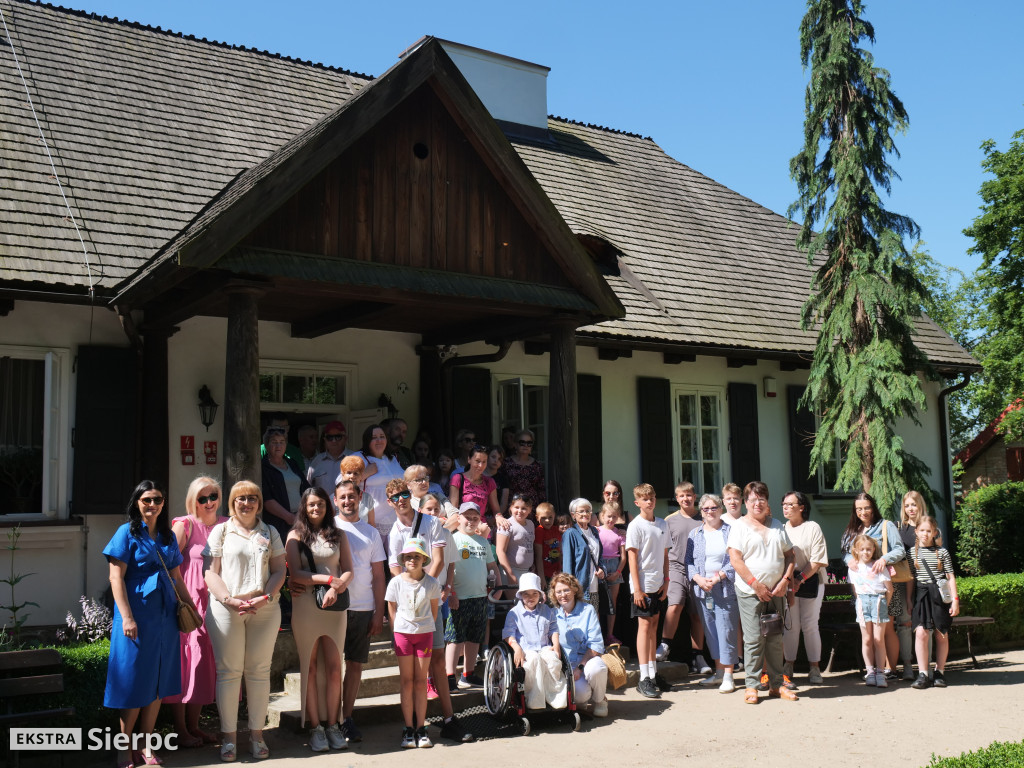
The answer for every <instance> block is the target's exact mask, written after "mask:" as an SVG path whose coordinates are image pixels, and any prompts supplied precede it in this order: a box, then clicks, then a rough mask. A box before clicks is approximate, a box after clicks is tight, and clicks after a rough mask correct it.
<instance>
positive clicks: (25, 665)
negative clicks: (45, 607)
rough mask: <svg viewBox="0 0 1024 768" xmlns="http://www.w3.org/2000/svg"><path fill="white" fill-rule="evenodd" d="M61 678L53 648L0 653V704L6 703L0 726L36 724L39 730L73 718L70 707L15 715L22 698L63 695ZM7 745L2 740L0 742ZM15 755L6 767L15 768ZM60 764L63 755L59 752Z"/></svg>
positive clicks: (58, 663) (58, 660) (16, 762)
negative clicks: (17, 703)
mask: <svg viewBox="0 0 1024 768" xmlns="http://www.w3.org/2000/svg"><path fill="white" fill-rule="evenodd" d="M63 692H64V674H63V672H61V658H60V653H58V652H57V651H56V650H55V649H53V648H38V649H36V650H31V651H6V652H4V653H0V701H3V702H5V703H6V705H7V706H6V707H5V709H6V711H5V712H4V713H3V714H0V725H4V726H7V727H8V728H9V727H10V726H12V725H22V724H25V723H34V722H39V723H40V725H42V726H51V725H53V719H54V718H56V717H67V716H70V715H74V714H75V708H74V707H60V708H57V709H40V710H33V711H28V712H15V702H16V701H17V700H18V699H21V698H24V697H26V696H34V695H37V694H48V693H63ZM4 741H5V742H7V740H6V739H4ZM19 754H20V753H19V752H18V751H17V750H13V751H12V752H11V756H10V765H11V766H13V768H17V766H18V756H19ZM60 755H61V764H63V757H64V753H63V752H61V753H60Z"/></svg>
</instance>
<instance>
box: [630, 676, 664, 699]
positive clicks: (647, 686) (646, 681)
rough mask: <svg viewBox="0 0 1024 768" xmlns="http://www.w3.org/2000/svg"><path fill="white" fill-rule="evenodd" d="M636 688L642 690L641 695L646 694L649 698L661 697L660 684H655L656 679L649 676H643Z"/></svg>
mask: <svg viewBox="0 0 1024 768" xmlns="http://www.w3.org/2000/svg"><path fill="white" fill-rule="evenodd" d="M636 689H637V690H638V691H640V695H641V696H646V697H647V698H648V699H660V698H661V691H659V690H658V686H656V685H655V684H654V681H653V680H651V679H650V678H649V677H645V678H643V679H642V680H641V681H640V682H639V683H637V684H636Z"/></svg>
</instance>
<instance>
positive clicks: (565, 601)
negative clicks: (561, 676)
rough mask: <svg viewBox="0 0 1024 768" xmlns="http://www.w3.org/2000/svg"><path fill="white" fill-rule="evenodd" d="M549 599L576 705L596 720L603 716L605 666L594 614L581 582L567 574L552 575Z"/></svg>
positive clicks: (602, 641) (599, 621) (604, 706)
mask: <svg viewBox="0 0 1024 768" xmlns="http://www.w3.org/2000/svg"><path fill="white" fill-rule="evenodd" d="M548 596H549V597H550V598H551V602H553V603H555V605H556V608H555V618H556V620H557V622H558V640H559V643H560V644H561V646H562V648H564V649H565V654H566V656H568V658H569V666H570V667H571V668H572V676H573V680H574V681H575V687H574V690H575V694H576V696H575V698H576V706H577V708H589V709H590V711H591V713H592V714H593V715H594V716H595V717H606V716H607V715H608V699H607V698H606V697H605V690H606V689H607V687H608V667H606V666H605V663H604V661H603V660H602V659H601V654H602V653H604V639H603V638H602V636H601V620H600V619H599V618H598V615H597V611H595V610H594V606H592V605H590V603H587V602H584V600H583V589H582V588H581V587H580V583H579V582H578V581H576V579H575V577H573V576H570V575H569V574H567V573H556V574H555V576H554V577H553V578H552V579H551V583H550V585H549V586H548ZM588 705H589V707H588Z"/></svg>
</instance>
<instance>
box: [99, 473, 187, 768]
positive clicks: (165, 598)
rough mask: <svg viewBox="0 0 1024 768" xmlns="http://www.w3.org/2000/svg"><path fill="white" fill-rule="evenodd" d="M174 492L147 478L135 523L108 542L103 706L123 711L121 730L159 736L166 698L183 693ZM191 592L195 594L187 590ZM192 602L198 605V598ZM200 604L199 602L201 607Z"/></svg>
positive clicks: (139, 758)
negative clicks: (109, 600) (170, 501)
mask: <svg viewBox="0 0 1024 768" xmlns="http://www.w3.org/2000/svg"><path fill="white" fill-rule="evenodd" d="M165 501H166V496H165V494H164V492H163V491H162V490H161V489H160V488H159V487H158V486H157V485H156V483H154V482H153V481H152V480H143V481H142V482H141V483H139V484H138V485H137V486H136V487H135V490H134V491H133V492H132V495H131V499H130V500H129V501H128V510H127V514H128V522H127V523H125V524H124V525H122V526H121V527H120V528H118V529H117V531H116V532H115V533H114V535H113V537H112V538H111V539H110V541H109V542H108V543H107V546H106V547H104V548H103V554H104V555H105V556H106V558H107V561H108V563H109V565H110V590H111V592H112V593H113V595H114V623H113V627H112V629H111V635H110V657H109V661H108V663H107V685H106V690H105V692H104V695H103V705H104V706H106V707H112V708H114V709H119V710H120V711H121V713H120V720H121V733H122V734H125V735H127V736H129V737H131V736H132V734H133V733H138V734H146V735H148V734H151V733H153V729H154V727H155V725H156V716H157V714H158V713H159V711H160V700H161V699H162V698H163V697H164V696H173V695H175V694H179V693H181V656H180V652H179V649H178V621H177V608H178V599H179V598H178V596H177V594H176V590H175V585H174V582H175V581H180V580H181V573H180V571H179V569H178V566H179V565H180V563H181V552H180V551H179V549H178V547H177V546H176V543H175V541H174V536H173V535H172V533H171V524H170V521H169V515H168V514H167V513H166V511H165V510H166V505H165ZM181 591H182V592H183V593H184V594H185V597H186V598H187V597H188V596H187V592H185V591H184V590H181ZM186 604H187V605H190V604H191V599H190V598H189V602H188V603H186ZM193 608H194V606H193ZM141 762H145V763H146V764H147V765H157V764H158V763H159V762H162V761H160V759H159V758H158V757H156V756H155V755H154V754H153V751H152V749H151V747H149V746H148V745H147V746H146V748H145V750H144V751H142V752H132V751H131V750H123V751H122V752H120V753H119V754H118V761H117V764H118V766H120V768H130V766H132V765H134V764H135V763H141Z"/></svg>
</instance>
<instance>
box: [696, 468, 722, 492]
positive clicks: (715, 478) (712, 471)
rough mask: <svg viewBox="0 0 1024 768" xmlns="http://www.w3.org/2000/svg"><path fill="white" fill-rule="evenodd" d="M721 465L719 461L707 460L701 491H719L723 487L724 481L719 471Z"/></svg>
mask: <svg viewBox="0 0 1024 768" xmlns="http://www.w3.org/2000/svg"><path fill="white" fill-rule="evenodd" d="M720 466H721V465H720V464H718V463H717V462H705V464H704V487H703V488H702V489H701V493H717V492H718V491H717V489H718V488H721V487H722V481H721V478H720V473H719V471H718V470H719V467H720Z"/></svg>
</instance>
